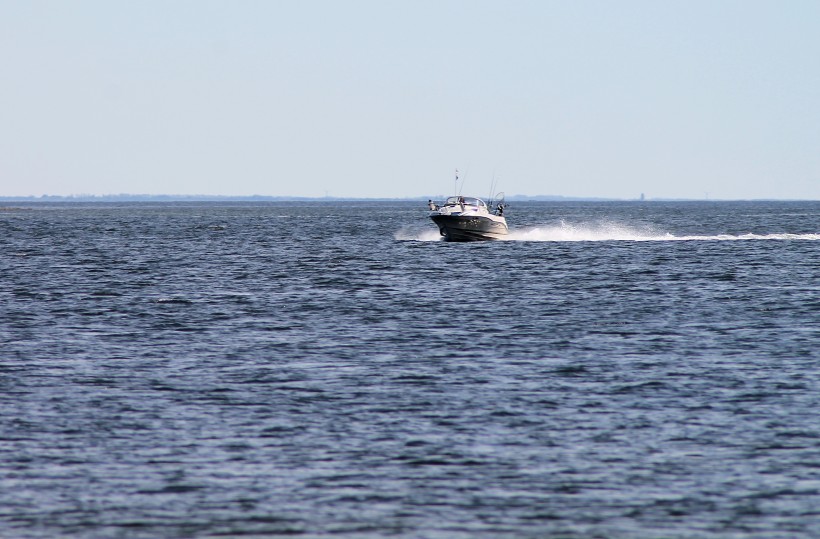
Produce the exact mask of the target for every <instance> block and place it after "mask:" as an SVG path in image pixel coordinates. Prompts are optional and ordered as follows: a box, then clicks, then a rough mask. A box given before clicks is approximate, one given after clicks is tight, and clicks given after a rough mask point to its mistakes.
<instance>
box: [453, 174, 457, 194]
mask: <svg viewBox="0 0 820 539" xmlns="http://www.w3.org/2000/svg"><path fill="white" fill-rule="evenodd" d="M453 194H454V195H456V196H458V169H456V183H455V185H454V186H453Z"/></svg>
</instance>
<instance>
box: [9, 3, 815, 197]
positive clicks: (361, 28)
mask: <svg viewBox="0 0 820 539" xmlns="http://www.w3.org/2000/svg"><path fill="white" fill-rule="evenodd" d="M456 168H458V169H459V170H460V171H461V172H462V176H465V180H466V185H465V187H464V192H465V193H468V194H477V195H480V196H484V195H486V194H487V192H488V191H489V187H490V182H491V180H492V178H493V176H495V178H496V180H497V182H498V185H499V188H500V189H502V190H504V191H505V192H506V193H507V195H513V194H529V195H537V194H552V195H565V196H591V197H616V198H636V197H638V196H639V195H640V193H642V192H643V193H646V196H647V197H649V198H654V197H686V198H704V197H706V196H707V194H708V197H709V198H714V199H719V198H744V199H745V198H807V199H820V2H818V1H817V0H788V1H777V0H772V1H765V2H764V1H749V0H738V1H720V0H708V1H692V0H686V1H683V0H681V1H676V2H673V1H658V0H651V1H645V2H636V1H629V0H624V1H611V0H607V1H583V0H581V1H570V0H562V1H547V0H533V1H516V0H503V1H501V0H499V1H467V0H464V1H456V0H432V1H424V0H405V1H401V2H399V1H389V0H374V1H358V0H343V1H340V0H334V1H318V0H317V1H313V0H293V1H274V0H270V1H245V0H237V1H228V0H225V1H203V0H195V1H172V0H163V1H152V0H140V1H115V0H101V1H83V0H74V1H63V0H56V1H38V0H0V195H7V196H9V195H41V194H53V195H69V194H84V193H87V194H115V193H146V194H225V195H251V194H260V195H283V196H289V195H301V196H324V195H325V194H326V193H327V194H329V195H331V196H340V197H341V196H364V197H394V196H395V197H403V196H421V195H428V194H432V195H434V194H440V193H441V194H446V193H449V192H450V191H451V190H452V189H453V181H452V176H453V171H454V169H456Z"/></svg>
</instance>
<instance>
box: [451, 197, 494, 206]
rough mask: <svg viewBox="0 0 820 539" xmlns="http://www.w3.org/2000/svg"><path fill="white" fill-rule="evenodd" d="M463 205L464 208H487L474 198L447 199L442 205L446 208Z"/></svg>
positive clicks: (478, 199) (481, 201)
mask: <svg viewBox="0 0 820 539" xmlns="http://www.w3.org/2000/svg"><path fill="white" fill-rule="evenodd" d="M462 202H463V203H464V205H465V206H479V207H487V205H486V204H485V203H484V201H483V200H481V199H480V198H474V197H449V198H448V199H447V202H445V203H444V204H445V205H447V206H451V205H455V204H461V203H462Z"/></svg>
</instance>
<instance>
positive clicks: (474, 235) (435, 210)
mask: <svg viewBox="0 0 820 539" xmlns="http://www.w3.org/2000/svg"><path fill="white" fill-rule="evenodd" d="M428 206H429V208H430V218H431V219H432V220H433V222H434V223H436V225H438V228H439V231H440V232H441V235H442V236H443V237H444V240H445V241H485V240H500V239H504V237H505V236H506V235H507V233H508V230H507V220H506V219H505V218H504V207H505V204H504V198H503V195H501V198H500V199H499V200H498V201H495V202H491V204H490V206H494V210H493V211H490V206H488V205H487V203H486V202H484V201H483V200H481V199H480V198H475V197H464V196H451V197H449V198H448V199H447V200H446V201H445V202H444V204H443V205H441V206H439V205H437V204H434V203H433V201H432V200H431V201H428Z"/></svg>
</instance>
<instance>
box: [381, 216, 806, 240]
mask: <svg viewBox="0 0 820 539" xmlns="http://www.w3.org/2000/svg"><path fill="white" fill-rule="evenodd" d="M393 237H394V238H395V239H396V240H399V241H441V234H439V232H438V230H435V229H432V230H431V229H428V228H424V229H419V228H408V227H405V228H402V229H401V230H399V231H398V232H396V233H394V234H393ZM748 240H810V241H819V240H820V234H790V233H786V232H780V233H772V234H752V233H748V234H738V235H732V234H715V235H686V236H684V235H680V236H678V235H675V234H670V233H668V232H663V231H658V230H655V229H653V228H652V227H643V228H639V227H634V226H629V225H623V224H618V223H595V224H589V223H584V224H572V223H567V222H564V221H561V222H560V223H559V224H555V225H537V226H530V227H525V228H518V229H515V228H513V229H511V230H510V234H509V236H507V237H506V238H505V239H504V241H552V242H573V241H575V242H583V241H748Z"/></svg>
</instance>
